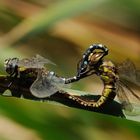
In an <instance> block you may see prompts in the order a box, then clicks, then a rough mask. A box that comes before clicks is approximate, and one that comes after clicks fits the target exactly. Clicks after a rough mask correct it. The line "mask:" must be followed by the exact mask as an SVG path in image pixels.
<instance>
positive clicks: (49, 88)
mask: <svg viewBox="0 0 140 140" xmlns="http://www.w3.org/2000/svg"><path fill="white" fill-rule="evenodd" d="M65 86H66V84H65V81H64V79H63V78H61V77H57V76H56V75H54V73H53V72H48V73H45V72H42V71H41V72H39V73H38V77H37V79H36V80H35V81H34V83H33V84H32V85H31V87H30V91H31V93H32V94H33V95H34V96H35V97H37V98H46V97H49V96H51V95H53V94H55V93H56V92H57V91H59V90H62V89H63V87H65Z"/></svg>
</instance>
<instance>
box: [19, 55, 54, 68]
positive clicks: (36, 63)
mask: <svg viewBox="0 0 140 140" xmlns="http://www.w3.org/2000/svg"><path fill="white" fill-rule="evenodd" d="M45 64H52V65H55V63H53V62H52V61H50V60H49V59H46V58H44V57H42V56H40V55H38V54H37V55H36V56H34V57H32V58H24V59H22V60H19V62H18V66H20V67H25V68H43V67H44V65H45Z"/></svg>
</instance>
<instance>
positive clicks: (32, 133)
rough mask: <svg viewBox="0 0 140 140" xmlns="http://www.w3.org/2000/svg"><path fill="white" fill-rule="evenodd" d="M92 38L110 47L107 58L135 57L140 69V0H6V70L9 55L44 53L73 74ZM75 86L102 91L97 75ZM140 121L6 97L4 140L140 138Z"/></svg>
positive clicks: (0, 106) (1, 105) (2, 9)
mask: <svg viewBox="0 0 140 140" xmlns="http://www.w3.org/2000/svg"><path fill="white" fill-rule="evenodd" d="M92 43H102V44H105V45H106V46H108V48H109V50H110V53H109V55H108V56H107V59H111V60H112V61H114V62H116V63H119V62H121V61H123V60H125V59H126V58H130V59H131V60H132V61H133V62H134V63H135V64H136V66H137V67H138V68H140V63H139V62H140V1H139V0H123V1H115V0H98V1H95V0H87V1H86V0H39V1H38V0H1V1H0V72H1V74H4V73H5V72H4V68H3V61H4V59H6V58H9V57H19V58H23V57H31V56H33V55H35V54H40V55H42V56H44V57H46V58H48V59H50V60H52V61H53V62H54V63H56V64H57V66H56V67H52V66H48V69H51V70H54V71H56V73H57V74H59V75H61V76H64V77H70V76H73V75H74V74H75V72H76V64H77V62H78V60H79V59H80V57H81V54H82V53H83V52H84V50H85V49H86V48H87V47H88V46H89V45H91V44H92ZM72 88H73V89H79V90H85V91H88V92H93V93H94V92H95V93H100V92H101V90H102V85H101V82H100V80H99V79H98V78H97V77H91V78H88V79H85V80H82V81H81V82H79V83H76V84H73V85H72ZM139 130H140V123H137V122H132V121H128V120H123V119H119V118H115V117H110V116H106V115H102V114H97V113H92V112H88V111H83V110H78V109H73V108H68V107H65V106H60V105H57V104H51V103H39V102H34V101H28V100H21V99H14V98H4V97H0V140H19V139H20V140H22V139H23V140H25V139H26V140H55V139H57V140H66V139H67V140H71V139H73V140H75V139H76V140H77V139H79V140H112V139H114V140H118V139H119V140H126V139H127V140H138V139H140V133H139Z"/></svg>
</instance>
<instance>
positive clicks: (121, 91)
mask: <svg viewBox="0 0 140 140" xmlns="http://www.w3.org/2000/svg"><path fill="white" fill-rule="evenodd" d="M126 92H127V91H126V89H125V88H124V86H122V85H121V84H120V83H118V84H117V97H118V99H119V101H120V102H121V104H122V107H123V109H125V110H127V111H132V110H133V107H132V105H131V103H130V101H129V99H128V97H127V95H126Z"/></svg>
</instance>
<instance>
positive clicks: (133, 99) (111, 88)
mask: <svg viewBox="0 0 140 140" xmlns="http://www.w3.org/2000/svg"><path fill="white" fill-rule="evenodd" d="M108 51H109V50H108V48H107V47H106V46H105V45H102V44H93V45H91V46H90V47H89V48H88V49H87V50H86V51H85V53H84V54H83V56H82V59H81V60H80V61H79V63H78V68H77V69H78V70H77V77H78V79H82V78H83V77H88V76H91V75H93V74H96V75H97V76H99V77H100V79H101V80H102V82H103V85H104V89H103V91H102V95H101V97H100V98H99V99H98V100H97V101H96V102H89V103H88V102H87V105H88V106H93V107H97V108H98V107H102V106H104V104H108V102H111V101H112V100H114V98H115V97H116V96H117V97H118V99H119V102H120V103H121V105H122V108H123V109H124V110H125V111H126V112H127V113H129V114H133V115H136V114H138V115H140V112H139V113H138V112H137V109H136V108H135V104H136V106H137V108H140V93H135V92H134V91H133V90H132V89H131V88H130V87H129V86H128V85H127V82H126V81H129V82H132V83H133V84H135V85H137V86H139V87H140V79H139V78H140V71H139V70H137V69H136V67H135V65H134V63H133V62H132V61H130V60H129V59H128V60H126V61H124V62H123V63H121V64H118V65H115V64H114V63H113V62H112V61H110V60H104V59H103V58H104V57H105V56H106V55H108Z"/></svg>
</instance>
